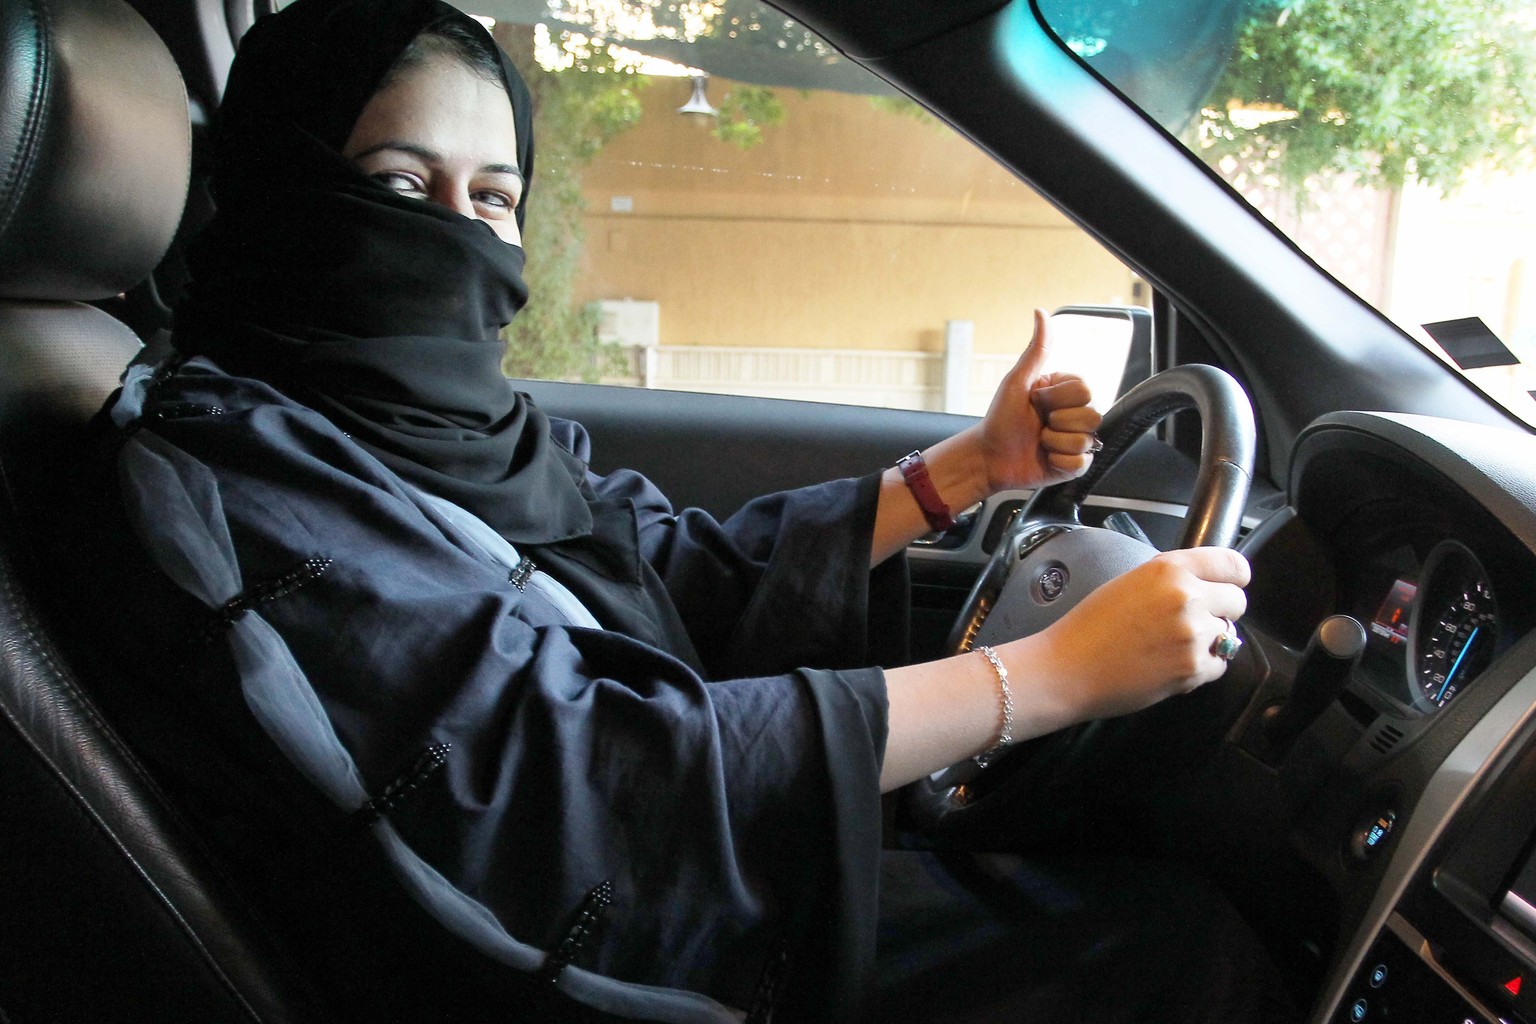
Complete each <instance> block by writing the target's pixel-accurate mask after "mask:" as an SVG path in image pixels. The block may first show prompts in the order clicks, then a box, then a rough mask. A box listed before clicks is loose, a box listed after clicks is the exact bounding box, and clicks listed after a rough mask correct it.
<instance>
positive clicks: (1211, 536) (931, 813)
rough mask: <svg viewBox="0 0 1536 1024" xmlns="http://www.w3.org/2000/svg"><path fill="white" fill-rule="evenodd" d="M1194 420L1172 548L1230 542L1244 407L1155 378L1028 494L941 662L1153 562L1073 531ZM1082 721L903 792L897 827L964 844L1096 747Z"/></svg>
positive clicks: (1131, 546) (1212, 388) (1146, 551)
mask: <svg viewBox="0 0 1536 1024" xmlns="http://www.w3.org/2000/svg"><path fill="white" fill-rule="evenodd" d="M1186 409H1194V410H1196V411H1198V413H1199V414H1200V422H1201V444H1200V468H1199V472H1198V474H1197V476H1196V479H1195V488H1194V494H1193V496H1192V498H1191V499H1190V503H1189V511H1188V512H1187V514H1186V515H1185V517H1184V528H1183V530H1182V531H1181V533H1180V536H1179V541H1178V546H1179V547H1200V546H1205V545H1220V546H1230V545H1231V544H1232V542H1233V541H1234V540H1236V538H1237V531H1238V525H1239V523H1240V521H1241V519H1242V513H1243V506H1244V504H1245V502H1246V501H1247V498H1248V488H1249V483H1250V481H1251V478H1252V473H1253V452H1254V423H1253V408H1252V406H1251V405H1250V404H1249V401H1248V396H1247V395H1246V394H1245V393H1244V392H1243V389H1242V388H1241V386H1239V385H1238V383H1237V381H1235V380H1233V379H1232V377H1231V376H1230V375H1229V374H1227V373H1226V372H1225V371H1222V370H1219V369H1217V368H1216V367H1214V366H1201V365H1193V364H1192V365H1187V366H1177V367H1173V368H1172V369H1168V370H1164V371H1163V372H1162V373H1159V374H1158V375H1156V376H1155V377H1152V378H1150V379H1148V380H1146V381H1143V382H1142V383H1141V384H1139V385H1137V386H1136V387H1135V388H1133V389H1131V391H1129V392H1127V393H1126V394H1125V396H1124V397H1122V398H1121V399H1120V400H1119V401H1118V402H1116V403H1115V405H1114V407H1113V408H1112V409H1110V410H1109V412H1108V413H1106V414H1105V416H1104V421H1103V423H1102V424H1101V425H1100V427H1099V432H1098V433H1099V438H1100V440H1102V441H1103V444H1104V447H1103V449H1102V450H1101V451H1100V452H1099V453H1098V454H1097V455H1096V456H1094V460H1093V465H1092V466H1091V467H1090V468H1089V470H1088V472H1087V473H1085V474H1084V475H1083V476H1081V477H1079V478H1077V479H1075V480H1069V481H1066V482H1064V483H1060V484H1055V485H1053V486H1050V487H1044V488H1041V489H1040V490H1038V491H1036V492H1035V493H1034V495H1033V496H1032V497H1031V498H1030V500H1029V502H1028V503H1027V504H1026V505H1025V506H1024V508H1023V509H1022V510H1020V512H1019V513H1018V515H1016V516H1015V517H1014V519H1013V521H1012V522H1011V523H1010V524H1009V525H1008V527H1007V529H1006V530H1004V532H1003V536H1002V537H1001V539H1000V540H999V541H998V544H997V548H996V549H995V550H994V551H993V553H992V558H991V560H990V561H989V562H988V563H987V567H986V568H985V569H984V570H983V571H982V573H981V575H980V576H979V577H978V578H977V580H976V584H975V585H974V586H973V587H972V588H971V592H970V596H969V597H967V598H966V602H965V606H964V608H963V609H962V610H961V612H960V616H959V618H958V620H957V621H956V623H955V627H954V630H953V631H952V632H951V634H950V638H949V643H948V645H947V646H948V651H947V653H949V654H959V653H962V652H964V651H969V650H972V649H974V648H976V647H979V646H981V645H982V644H989V643H993V644H995V643H1001V642H1003V641H1006V640H1012V639H1016V638H1018V637H1021V636H1029V635H1032V634H1034V633H1038V632H1039V631H1041V630H1043V629H1045V628H1046V627H1047V626H1050V625H1051V624H1052V623H1054V622H1056V621H1057V620H1058V619H1060V618H1061V617H1062V616H1064V615H1066V614H1067V612H1069V611H1071V610H1072V609H1073V608H1075V607H1076V606H1077V605H1078V604H1079V603H1080V602H1081V601H1082V600H1083V598H1084V597H1086V596H1087V595H1088V594H1089V593H1091V592H1092V591H1093V590H1094V589H1095V588H1096V587H1099V586H1101V585H1102V584H1104V583H1107V582H1108V581H1109V580H1112V579H1114V578H1115V577H1116V576H1119V575H1120V574H1121V573H1124V572H1128V571H1129V570H1131V569H1134V568H1135V567H1136V566H1138V565H1141V564H1142V563H1143V562H1146V561H1147V560H1149V559H1151V558H1152V557H1153V556H1154V555H1156V554H1157V549H1156V548H1154V547H1152V546H1151V545H1149V544H1147V543H1145V542H1144V541H1143V540H1140V539H1136V538H1133V537H1130V536H1127V535H1126V534H1124V533H1119V532H1116V531H1113V530H1107V529H1099V528H1094V527H1088V526H1084V525H1083V524H1082V521H1081V514H1080V513H1081V509H1082V506H1083V502H1084V499H1086V498H1087V496H1088V494H1089V492H1090V491H1092V489H1093V487H1094V485H1095V484H1096V483H1097V482H1098V481H1099V480H1100V479H1102V478H1103V476H1104V474H1105V473H1107V472H1108V471H1109V469H1110V468H1111V467H1112V466H1114V464H1115V462H1116V461H1118V460H1119V458H1120V457H1121V456H1122V455H1124V454H1125V452H1126V451H1128V450H1129V449H1130V447H1131V445H1132V444H1134V443H1135V442H1136V441H1137V439H1139V438H1140V437H1141V435H1142V434H1143V433H1145V432H1146V431H1147V430H1148V429H1149V428H1151V427H1152V426H1154V425H1155V424H1157V423H1158V422H1159V421H1161V420H1162V419H1163V418H1164V417H1166V416H1169V415H1171V414H1172V413H1175V412H1180V411H1183V410H1186ZM1102 724H1103V723H1098V722H1090V723H1085V724H1083V725H1079V726H1074V727H1072V728H1069V729H1064V730H1061V731H1060V732H1057V733H1053V734H1052V735H1050V736H1045V737H1041V738H1040V739H1036V740H1032V741H1029V742H1027V743H1021V744H1019V745H1018V746H1016V747H1014V748H1012V749H1011V750H1009V751H1007V752H1005V753H1004V754H1002V755H1001V756H999V757H997V758H996V759H994V760H993V761H992V763H991V764H990V765H989V766H988V767H986V768H985V769H983V768H980V767H979V766H978V765H977V764H976V763H975V762H974V761H970V760H967V761H963V762H961V763H960V764H957V765H953V766H951V767H949V768H947V769H944V770H943V771H940V772H936V773H934V774H933V775H931V776H929V777H927V778H924V779H919V780H918V781H917V782H914V783H912V784H911V785H910V786H908V787H907V789H906V793H905V798H904V799H905V807H904V811H905V816H906V820H907V822H908V823H909V824H910V825H911V826H912V827H914V828H916V829H918V830H919V831H923V832H926V833H928V834H931V835H934V836H955V837H962V838H975V837H976V836H978V835H984V834H985V833H986V832H987V831H988V825H987V823H988V821H989V820H991V819H993V818H995V817H996V815H997V813H998V812H999V811H1000V810H1002V809H1003V808H1005V807H1007V806H1009V805H1012V804H1013V801H1014V799H1015V798H1022V797H1023V796H1024V795H1025V794H1026V793H1029V792H1031V791H1033V790H1036V789H1039V788H1040V787H1041V786H1042V785H1045V784H1048V782H1049V777H1050V775H1051V774H1052V773H1059V772H1064V771H1071V770H1073V769H1076V768H1081V767H1082V766H1084V765H1086V764H1088V763H1090V762H1091V761H1092V760H1093V756H1094V755H1093V751H1094V750H1095V749H1096V747H1097V746H1098V745H1099V744H1100V743H1101V742H1102V741H1101V739H1100V738H1099V737H1100V731H1101V730H1100V728H1099V727H1100V726H1101V725H1102Z"/></svg>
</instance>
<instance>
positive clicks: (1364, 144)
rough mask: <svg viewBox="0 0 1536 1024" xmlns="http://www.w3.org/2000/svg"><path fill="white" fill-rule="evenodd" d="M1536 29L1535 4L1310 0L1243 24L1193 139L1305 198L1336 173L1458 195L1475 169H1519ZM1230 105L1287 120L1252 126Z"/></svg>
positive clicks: (1535, 110) (1214, 156) (1534, 106)
mask: <svg viewBox="0 0 1536 1024" xmlns="http://www.w3.org/2000/svg"><path fill="white" fill-rule="evenodd" d="M1533 29H1536V25H1533V22H1532V15H1531V11H1530V8H1529V4H1528V2H1526V0H1299V2H1297V3H1295V4H1293V5H1291V6H1290V7H1288V8H1286V9H1284V10H1282V11H1280V12H1278V14H1277V13H1276V12H1274V11H1273V10H1270V11H1268V12H1266V13H1265V14H1264V15H1263V16H1261V17H1257V18H1255V19H1254V20H1253V21H1252V22H1251V23H1250V24H1249V25H1248V27H1247V29H1246V31H1244V32H1243V34H1242V36H1241V39H1240V41H1239V44H1238V53H1237V55H1236V57H1235V59H1234V60H1233V61H1232V62H1231V63H1230V64H1229V65H1228V68H1227V72H1226V75H1225V77H1224V78H1222V80H1221V82H1220V83H1219V84H1218V86H1217V87H1216V89H1215V90H1214V92H1213V94H1212V103H1211V106H1210V107H1208V108H1207V109H1206V110H1204V111H1203V112H1202V117H1201V121H1200V124H1199V128H1198V133H1199V134H1198V138H1197V141H1196V145H1197V146H1198V147H1199V148H1200V149H1201V150H1202V156H1204V157H1205V158H1206V159H1207V160H1209V161H1210V162H1212V163H1215V162H1216V161H1217V160H1219V159H1221V158H1222V157H1228V156H1230V157H1234V158H1236V159H1237V160H1238V161H1239V162H1240V165H1241V166H1242V167H1243V168H1244V169H1245V170H1246V171H1248V172H1249V173H1250V174H1251V175H1254V176H1263V177H1270V178H1273V179H1275V180H1276V181H1278V183H1279V184H1281V185H1282V186H1286V187H1288V188H1291V189H1293V190H1296V191H1297V192H1300V191H1301V187H1302V185H1303V184H1304V183H1305V182H1306V180H1307V179H1308V178H1312V177H1315V176H1327V175H1330V174H1351V175H1356V176H1358V179H1359V181H1360V182H1361V183H1362V184H1365V185H1369V186H1375V187H1383V188H1397V187H1400V186H1401V185H1402V184H1403V183H1404V182H1405V181H1408V180H1414V179H1416V180H1418V181H1421V182H1424V183H1426V184H1429V185H1432V186H1435V187H1438V188H1440V189H1442V190H1445V191H1450V190H1452V189H1454V188H1455V187H1456V185H1457V184H1458V183H1459V182H1460V181H1461V180H1462V178H1463V176H1464V175H1465V174H1466V173H1467V172H1468V171H1469V170H1470V169H1472V168H1474V167H1479V166H1481V167H1491V168H1502V169H1507V170H1519V169H1522V168H1524V167H1527V166H1529V165H1530V151H1529V149H1528V144H1529V142H1530V128H1529V126H1530V125H1531V124H1532V123H1533V121H1536V31H1533ZM1232 108H1238V110H1239V114H1238V119H1239V120H1241V119H1242V116H1243V114H1248V115H1249V116H1251V115H1252V113H1253V111H1254V110H1270V111H1273V112H1274V114H1275V116H1277V118H1280V119H1276V120H1271V121H1269V122H1267V123H1264V124H1260V125H1257V126H1252V125H1251V124H1250V125H1249V126H1247V127H1244V126H1242V125H1240V124H1238V123H1236V122H1235V121H1234V117H1233V109H1232ZM1245 108H1246V109H1245ZM1292 113H1294V116H1288V115H1290V114H1292Z"/></svg>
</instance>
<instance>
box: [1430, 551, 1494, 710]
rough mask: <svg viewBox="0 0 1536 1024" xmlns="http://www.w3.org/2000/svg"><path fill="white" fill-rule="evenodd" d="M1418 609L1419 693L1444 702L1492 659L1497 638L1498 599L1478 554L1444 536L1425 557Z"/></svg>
mask: <svg viewBox="0 0 1536 1024" xmlns="http://www.w3.org/2000/svg"><path fill="white" fill-rule="evenodd" d="M1423 579H1424V581H1425V582H1424V585H1423V586H1421V587H1420V589H1419V594H1418V598H1419V599H1418V603H1417V606H1416V608H1415V610H1414V623H1413V631H1412V635H1413V641H1414V647H1413V650H1411V651H1410V652H1409V663H1410V664H1411V665H1412V671H1413V674H1414V683H1415V684H1416V692H1415V694H1414V696H1415V698H1416V699H1417V700H1418V702H1419V704H1420V706H1422V707H1426V708H1428V709H1431V710H1433V709H1435V708H1443V707H1445V705H1447V704H1449V703H1450V702H1451V699H1452V698H1453V697H1455V696H1456V695H1457V694H1458V693H1460V692H1461V691H1462V690H1463V689H1465V688H1466V686H1467V684H1469V683H1470V682H1472V680H1473V679H1475V678H1477V676H1478V674H1479V673H1481V672H1482V671H1483V669H1485V668H1487V667H1488V664H1489V662H1491V661H1492V660H1493V653H1494V649H1495V647H1496V646H1497V643H1498V638H1499V610H1498V603H1497V602H1496V601H1495V599H1494V596H1493V588H1492V586H1490V585H1489V583H1488V574H1487V573H1486V572H1484V571H1483V567H1482V565H1481V564H1480V563H1479V562H1478V560H1477V557H1476V556H1475V555H1473V554H1472V552H1471V551H1469V550H1467V548H1466V547H1464V546H1463V545H1461V544H1458V543H1457V542H1455V541H1445V542H1444V543H1442V544H1440V545H1438V546H1437V547H1436V548H1435V549H1434V550H1433V551H1431V552H1430V553H1429V558H1428V559H1426V560H1425V563H1424V577H1423Z"/></svg>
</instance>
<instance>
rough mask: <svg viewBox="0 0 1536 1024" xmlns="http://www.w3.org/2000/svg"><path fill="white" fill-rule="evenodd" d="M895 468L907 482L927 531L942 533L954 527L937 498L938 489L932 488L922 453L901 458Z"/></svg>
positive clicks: (950, 516)
mask: <svg viewBox="0 0 1536 1024" xmlns="http://www.w3.org/2000/svg"><path fill="white" fill-rule="evenodd" d="M896 468H897V469H899V470H901V478H902V479H903V480H905V481H906V482H907V490H909V491H911V492H912V497H913V498H914V499H915V500H916V501H917V507H918V508H920V509H922V510H923V518H924V519H926V520H928V528H929V529H931V530H932V531H933V532H934V533H943V532H944V531H945V530H948V529H950V528H951V527H952V526H954V525H955V517H954V516H953V515H952V514H951V513H950V511H949V506H948V505H946V504H944V499H943V498H941V497H939V489H938V488H937V487H935V486H933V480H932V479H931V478H930V477H929V476H928V464H927V463H926V462H924V461H923V453H922V452H913V453H912V454H911V455H905V456H902V457H901V458H900V459H898V460H897V461H896Z"/></svg>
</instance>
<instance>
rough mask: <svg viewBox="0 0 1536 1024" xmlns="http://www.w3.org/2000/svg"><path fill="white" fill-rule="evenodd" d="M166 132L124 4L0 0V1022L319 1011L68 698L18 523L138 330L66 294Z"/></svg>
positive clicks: (159, 99) (66, 660)
mask: <svg viewBox="0 0 1536 1024" xmlns="http://www.w3.org/2000/svg"><path fill="white" fill-rule="evenodd" d="M188 146H189V141H188V120H187V105H186V95H185V92H184V90H183V88H182V83H181V79H180V77H179V75H178V73H177V70H176V67H175V64H174V63H173V62H172V60H171V58H170V55H169V54H168V53H167V52H166V50H165V48H164V46H163V45H161V43H160V41H159V39H158V38H157V37H156V36H155V34H154V33H153V32H152V31H151V30H150V28H149V27H148V26H147V25H146V24H145V23H144V22H143V20H142V19H141V18H140V17H139V16H138V15H136V14H135V13H134V12H133V11H132V10H131V9H130V8H129V7H128V6H127V5H126V4H123V3H121V2H120V0H4V2H3V3H0V1021H7V1022H9V1024H30V1022H33V1021H50V1022H52V1021H118V1020H166V1021H171V1020H188V1021H193V1020H195V1021H247V1022H249V1021H262V1022H277V1021H294V1020H309V1019H319V1018H317V1017H315V1016H314V1015H313V1014H310V1013H307V1012H305V1011H304V1010H303V1009H302V1008H303V1007H305V1006H307V1005H310V1003H309V1000H308V997H307V994H306V993H304V992H303V991H301V990H299V989H298V987H297V986H296V984H295V983H294V981H293V980H292V978H291V977H290V976H289V972H287V971H286V970H285V969H284V967H283V961H282V957H281V955H280V954H279V952H278V951H277V949H276V947H275V946H274V945H273V944H272V943H270V942H269V941H267V939H266V938H265V934H264V933H263V931H262V930H261V929H260V928H259V927H258V926H257V925H256V923H255V920H254V918H252V917H251V916H250V915H248V914H247V913H245V911H244V908H243V906H242V905H241V904H240V903H239V901H238V900H236V899H235V898H233V897H232V895H231V894H230V892H229V891H228V890H227V889H226V888H225V887H224V886H223V885H222V884H221V881H220V876H219V875H218V874H217V873H216V872H215V871H214V870H212V868H211V867H210V865H209V863H208V862H207V860H206V859H205V858H204V857H203V855H202V854H201V851H200V848H199V847H198V845H197V844H196V843H195V842H194V841H193V840H192V838H191V837H190V836H189V834H188V833H187V831H186V829H185V828H184V827H183V826H182V825H181V823H180V820H179V819H178V818H177V817H176V815H175V813H174V812H173V811H172V810H171V809H170V807H169V806H168V805H167V804H166V803H165V802H164V800H163V799H162V798H161V797H160V795H159V793H158V791H157V789H156V788H155V785H154V783H153V781H152V780H150V779H149V778H148V777H147V776H146V775H145V773H144V772H143V771H142V770H141V768H140V766H139V764H138V762H137V761H136V760H135V758H134V757H133V755H132V753H131V752H130V751H129V750H128V749H127V748H126V746H125V745H124V744H123V743H122V742H121V741H120V740H119V738H118V737H117V736H116V735H115V734H114V732H113V731H112V729H111V728H110V727H109V726H108V725H107V724H106V723H105V722H104V721H103V720H102V718H101V715H100V714H99V712H98V711H97V710H96V708H95V706H94V705H93V704H92V702H91V701H90V700H89V699H88V697H87V696H86V694H85V691H84V690H83V689H82V687H81V685H80V680H79V679H78V678H77V676H76V674H75V669H76V668H78V667H79V666H83V665H89V664H90V661H89V659H83V658H80V657H75V656H72V655H76V654H78V653H79V652H72V651H70V650H69V649H68V645H67V643H64V642H62V641H61V640H60V639H59V636H57V635H55V633H56V631H55V630H53V629H51V628H50V626H49V622H50V620H49V618H48V617H47V615H46V614H45V613H44V611H43V610H41V609H45V608H52V607H56V603H55V605H48V604H47V603H46V602H41V601H39V600H38V599H37V594H38V592H39V590H40V588H41V587H42V585H43V583H44V582H45V581H46V578H47V573H48V568H49V567H48V566H47V565H46V564H40V563H44V561H45V560H42V559H39V558H38V557H37V556H36V552H37V547H36V545H35V544H34V543H33V539H32V538H33V533H32V531H33V529H34V527H36V526H38V525H39V524H40V523H42V522H44V521H46V519H47V517H48V516H49V515H50V507H51V506H50V502H53V501H56V500H57V499H56V497H55V496H56V495H58V494H60V493H63V489H62V484H63V483H64V482H66V481H67V478H68V474H69V457H70V442H71V441H72V440H73V439H74V438H75V437H76V436H77V435H78V433H79V431H80V430H81V428H82V426H83V424H84V423H85V422H86V420H87V419H88V418H89V417H90V416H91V415H92V414H93V413H94V412H95V411H96V409H97V408H99V407H100V405H101V404H102V402H103V401H104V399H105V398H106V397H107V395H108V394H109V393H110V392H111V390H112V389H113V388H114V387H115V386H116V383H117V379H118V375H119V374H120V373H121V371H122V368H123V366H124V365H125V364H126V363H127V362H128V360H129V359H130V358H132V357H133V356H134V354H135V353H136V352H137V351H138V349H139V343H138V339H137V338H136V337H135V336H134V334H133V333H132V332H131V331H129V330H128V329H127V328H126V327H125V326H123V325H122V324H121V323H119V322H118V321H116V320H114V319H112V318H111V317H110V316H108V315H106V314H105V313H103V312H101V311H100V310H98V309H96V308H93V307H92V306H89V305H86V304H85V303H86V302H89V301H93V300H101V299H105V298H109V297H112V296H115V295H118V294H119V293H121V292H123V291H125V290H126V289H128V288H129V287H130V286H131V285H133V284H134V283H135V282H137V281H139V280H141V279H142V278H143V277H144V276H145V275H147V274H148V273H149V271H150V270H151V268H152V267H153V266H154V265H155V263H156V261H157V260H158V259H159V258H160V257H161V255H162V254H163V252H164V250H165V248H166V246H167V244H168V243H169V242H170V240H171V238H172V235H173V234H174V232H175V230H176V226H177V223H178V220H179V218H180V215H181V209H182V204H183V202H184V199H185V195H186V188H187V176H188V166H189V150H188ZM66 614H67V608H66ZM53 621H58V620H57V619H56V618H55V619H54V620H53ZM77 625H78V624H77ZM84 625H85V627H86V628H87V629H88V627H89V624H88V623H86V624H84ZM68 635H71V636H78V635H80V634H79V631H72V632H70V633H69V634H68Z"/></svg>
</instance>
